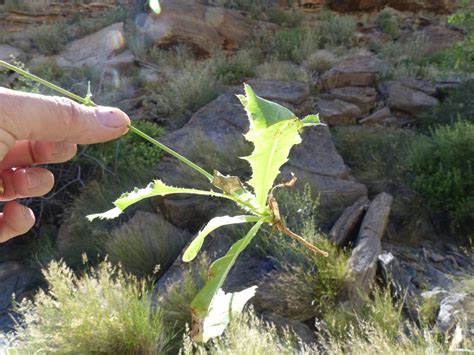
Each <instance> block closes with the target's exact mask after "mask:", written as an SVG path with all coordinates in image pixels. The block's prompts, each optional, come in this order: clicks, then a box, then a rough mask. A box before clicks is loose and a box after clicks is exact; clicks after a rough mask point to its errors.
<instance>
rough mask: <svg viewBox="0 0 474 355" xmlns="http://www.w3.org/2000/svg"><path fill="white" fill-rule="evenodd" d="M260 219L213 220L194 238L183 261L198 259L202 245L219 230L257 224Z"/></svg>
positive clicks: (231, 218)
mask: <svg viewBox="0 0 474 355" xmlns="http://www.w3.org/2000/svg"><path fill="white" fill-rule="evenodd" d="M259 219H260V218H259V217H256V216H235V217H230V216H222V217H215V218H213V219H211V220H210V221H209V222H208V223H207V224H206V226H205V227H204V228H203V229H202V230H201V231H200V232H199V233H198V235H197V236H196V238H194V240H193V241H192V242H191V244H189V246H188V248H187V249H186V251H185V252H184V255H183V261H184V262H189V261H192V260H193V259H194V258H195V257H196V255H197V253H198V252H199V250H201V247H202V244H203V243H204V239H205V238H206V237H207V236H208V235H209V234H210V233H212V232H213V231H215V230H216V229H217V228H219V227H222V226H227V225H230V224H239V223H250V222H257V221H258V220H259Z"/></svg>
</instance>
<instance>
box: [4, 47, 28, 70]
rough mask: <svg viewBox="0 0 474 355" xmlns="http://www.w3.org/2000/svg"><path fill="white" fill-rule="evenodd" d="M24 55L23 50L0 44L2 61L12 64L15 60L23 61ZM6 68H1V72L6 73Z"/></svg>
mask: <svg viewBox="0 0 474 355" xmlns="http://www.w3.org/2000/svg"><path fill="white" fill-rule="evenodd" d="M23 57H24V53H23V51H22V50H21V49H18V48H16V47H13V46H10V45H8V44H0V60H3V61H6V62H11V60H12V58H14V59H19V60H21V59H23ZM4 70H5V68H3V67H0V72H2V71H4Z"/></svg>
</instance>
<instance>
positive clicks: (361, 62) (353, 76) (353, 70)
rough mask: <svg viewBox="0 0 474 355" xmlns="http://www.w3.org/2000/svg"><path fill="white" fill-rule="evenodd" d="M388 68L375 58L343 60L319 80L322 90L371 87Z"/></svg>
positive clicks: (365, 57)
mask: <svg viewBox="0 0 474 355" xmlns="http://www.w3.org/2000/svg"><path fill="white" fill-rule="evenodd" d="M389 68H390V66H389V65H388V64H387V63H386V62H384V61H383V60H381V59H379V58H377V57H375V56H368V55H363V56H357V57H351V58H348V59H345V60H343V61H341V62H339V63H337V64H336V65H335V66H333V67H332V68H331V69H330V70H329V71H327V72H326V73H324V75H323V76H322V77H321V80H320V86H321V88H322V89H323V90H326V91H327V90H330V89H332V88H339V87H344V86H373V85H374V84H375V83H376V79H377V76H378V75H380V74H384V73H387V72H388V70H389Z"/></svg>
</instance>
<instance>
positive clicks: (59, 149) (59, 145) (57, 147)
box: [53, 142, 64, 155]
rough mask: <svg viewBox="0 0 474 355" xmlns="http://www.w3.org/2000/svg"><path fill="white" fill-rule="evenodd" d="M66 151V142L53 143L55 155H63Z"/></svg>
mask: <svg viewBox="0 0 474 355" xmlns="http://www.w3.org/2000/svg"><path fill="white" fill-rule="evenodd" d="M63 151H64V142H55V143H53V155H61V154H62V153H63Z"/></svg>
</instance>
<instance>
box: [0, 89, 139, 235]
mask: <svg viewBox="0 0 474 355" xmlns="http://www.w3.org/2000/svg"><path fill="white" fill-rule="evenodd" d="M129 124H130V120H129V118H128V117H127V115H126V114H125V113H123V112H122V111H120V110H119V109H116V108H110V107H86V106H83V105H80V104H77V103H75V102H73V101H71V100H69V99H67V98H62V97H51V96H42V95H36V94H27V93H23V92H16V91H13V90H8V89H5V88H1V87H0V201H8V202H7V203H6V204H5V206H4V208H3V213H0V243H2V242H5V241H7V240H9V239H11V238H13V237H16V236H18V235H21V234H24V233H26V232H27V231H28V230H30V229H31V228H32V227H33V225H34V224H35V216H34V214H33V212H32V211H31V209H29V208H28V207H25V206H22V205H21V204H19V203H17V202H16V201H15V199H17V198H25V197H36V196H43V195H45V194H46V193H48V192H49V191H50V190H51V189H52V188H53V185H54V176H53V174H52V173H51V172H50V171H48V170H46V169H44V168H39V167H35V166H36V165H37V164H51V163H61V162H65V161H67V160H69V159H71V158H72V157H74V155H75V154H76V152H77V146H76V144H92V143H99V142H106V141H109V140H112V139H115V138H117V137H120V136H121V135H122V134H124V133H125V132H127V127H128V125H129Z"/></svg>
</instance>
